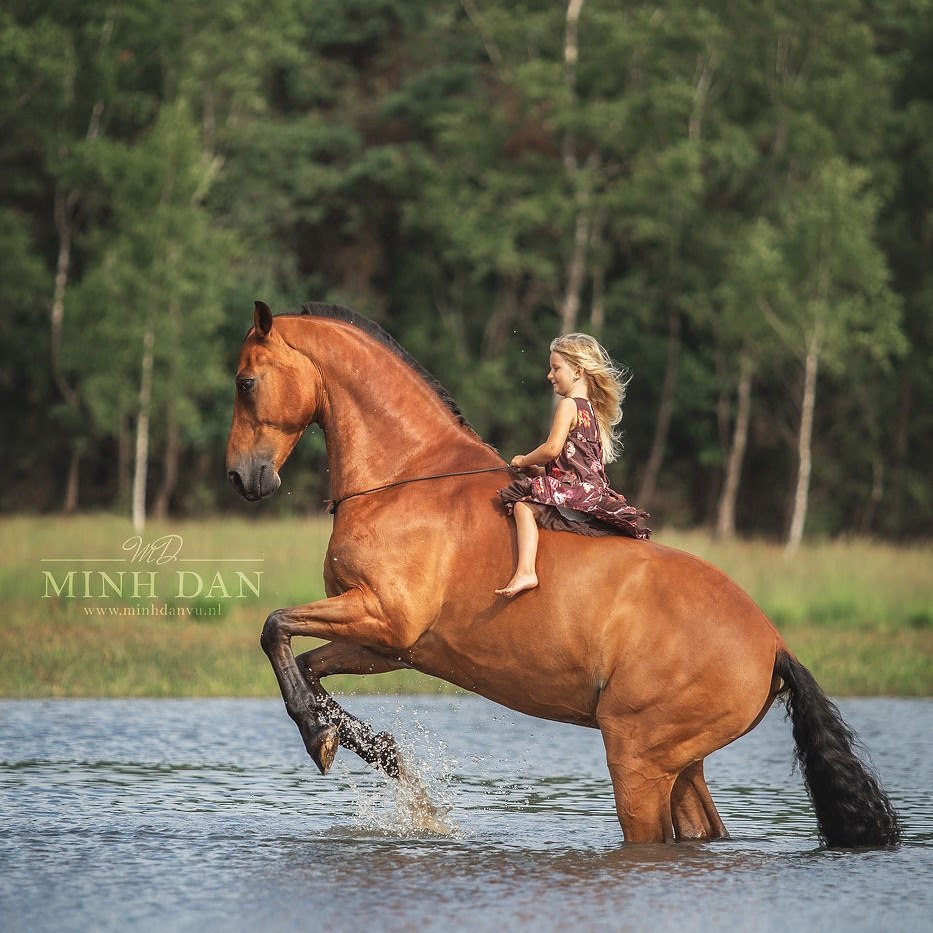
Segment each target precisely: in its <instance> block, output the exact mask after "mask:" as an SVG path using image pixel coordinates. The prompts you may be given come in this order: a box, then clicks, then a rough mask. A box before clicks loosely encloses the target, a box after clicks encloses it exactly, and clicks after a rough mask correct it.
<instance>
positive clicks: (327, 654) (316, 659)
mask: <svg viewBox="0 0 933 933" xmlns="http://www.w3.org/2000/svg"><path fill="white" fill-rule="evenodd" d="M295 663H296V664H297V665H298V669H299V670H300V671H301V674H302V676H303V677H304V679H305V683H306V684H307V685H308V688H309V689H310V690H311V692H312V693H313V694H314V696H315V697H316V698H317V699H318V701H319V702H320V703H321V704H322V706H323V707H324V709H325V710H326V711H327V713H328V720H329V723H330V724H331V725H333V726H336V728H337V735H338V740H339V744H340V745H343V746H344V747H345V748H349V749H350V750H351V751H354V752H356V754H357V755H359V756H360V758H362V759H363V760H364V761H366V762H368V763H369V764H371V765H375V766H376V767H379V768H381V769H382V770H383V771H385V773H386V774H388V775H389V777H393V778H397V777H399V762H398V747H397V745H396V743H395V739H394V738H392V736H391V735H389V734H388V733H387V732H380V733H378V734H377V733H374V732H373V730H372V728H370V726H368V725H367V724H366V723H365V722H363V721H362V720H360V719H357V718H356V717H355V716H352V715H351V714H350V713H348V712H347V711H346V710H344V709H343V708H342V707H341V706H340V705H339V704H338V703H337V701H336V700H335V699H334V698H333V697H332V696H331V695H330V694H329V693H328V692H327V690H325V689H324V687H323V686H322V684H321V680H320V678H322V677H329V676H330V675H332V674H386V673H388V672H389V671H397V670H400V669H402V668H407V667H408V665H407V664H405V663H404V662H402V661H398V660H394V659H391V658H385V657H382V655H378V654H376V653H375V652H374V651H370V650H369V649H368V648H363V647H361V646H360V645H349V644H341V643H339V642H329V643H328V644H326V645H321V646H320V647H319V648H314V649H313V650H311V651H306V652H305V653H304V654H300V655H298V657H296V658H295Z"/></svg>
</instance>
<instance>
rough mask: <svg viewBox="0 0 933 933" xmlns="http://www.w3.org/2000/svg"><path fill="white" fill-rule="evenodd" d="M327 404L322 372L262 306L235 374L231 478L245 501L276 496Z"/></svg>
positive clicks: (257, 308) (229, 452) (256, 312)
mask: <svg viewBox="0 0 933 933" xmlns="http://www.w3.org/2000/svg"><path fill="white" fill-rule="evenodd" d="M321 398H322V392H321V379H320V376H319V374H318V371H317V368H316V367H315V366H314V364H313V363H312V362H311V360H310V359H308V357H307V356H305V355H304V354H303V353H300V352H299V351H298V350H296V349H295V348H294V347H292V346H291V345H290V344H289V343H288V342H287V341H286V340H285V339H284V338H283V337H282V335H281V334H280V333H278V331H277V329H276V328H275V327H273V318H272V311H271V310H270V309H269V306H268V305H267V304H266V303H265V302H264V301H257V302H256V304H255V310H254V313H253V327H252V328H251V329H250V331H249V333H248V334H247V335H246V340H245V341H244V343H243V349H242V350H241V351H240V360H239V364H238V365H237V372H236V399H235V401H234V405H233V424H232V425H231V427H230V436H229V438H228V440H227V477H228V479H229V480H230V482H231V483H232V484H233V486H234V487H235V489H236V490H237V492H238V493H239V494H240V495H241V496H243V498H244V499H249V500H251V501H253V500H256V499H263V498H265V497H266V496H271V495H272V493H274V492H275V491H276V490H277V489H278V488H279V486H280V485H281V482H282V481H281V479H279V469H280V468H281V466H282V464H283V463H284V462H285V461H286V460H287V459H288V456H289V454H291V452H292V450H293V449H294V447H295V445H296V444H297V443H298V440H299V438H300V437H301V435H302V434H303V433H304V430H305V428H307V427H308V425H309V424H310V423H311V422H312V421H313V420H314V419H315V417H316V415H317V412H318V409H319V406H320V403H321Z"/></svg>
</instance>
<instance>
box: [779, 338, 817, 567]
mask: <svg viewBox="0 0 933 933" xmlns="http://www.w3.org/2000/svg"><path fill="white" fill-rule="evenodd" d="M820 343H821V340H820V328H819V325H817V328H816V331H815V332H814V334H813V335H812V337H811V338H810V339H809V340H808V341H807V355H806V360H805V361H804V376H803V398H802V400H801V405H800V430H799V431H798V435H797V488H796V490H795V491H794V511H793V514H792V515H791V520H790V530H789V531H788V533H787V546H786V550H787V552H788V553H793V552H794V551H796V550H797V548H799V547H800V542H801V541H802V540H803V529H804V525H805V524H806V521H807V503H808V500H809V496H810V473H811V471H812V467H813V412H814V409H815V408H816V380H817V375H818V371H819V363H820Z"/></svg>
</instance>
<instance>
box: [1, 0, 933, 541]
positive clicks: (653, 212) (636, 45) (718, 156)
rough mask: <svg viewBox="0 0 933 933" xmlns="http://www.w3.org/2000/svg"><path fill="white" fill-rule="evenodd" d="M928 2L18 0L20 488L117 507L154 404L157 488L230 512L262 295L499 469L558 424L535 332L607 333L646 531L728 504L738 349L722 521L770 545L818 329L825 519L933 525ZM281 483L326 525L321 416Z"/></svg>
mask: <svg viewBox="0 0 933 933" xmlns="http://www.w3.org/2000/svg"><path fill="white" fill-rule="evenodd" d="M930 12H931V11H930V3H929V0H918V2H916V3H911V4H898V3H876V4H872V5H869V6H867V7H866V6H865V5H864V4H858V3H856V2H855V0H826V2H824V3H821V4H818V5H815V6H814V5H811V6H807V7H801V6H800V5H794V4H791V3H788V2H786V0H767V2H764V3H761V2H755V3H752V2H751V0H739V2H729V3H724V2H720V0H707V2H705V3H702V4H700V5H696V4H687V3H683V2H680V0H677V2H674V3H671V4H667V5H664V6H651V5H641V6H640V5H635V6H631V5H629V6H624V7H620V6H619V5H618V4H616V3H612V2H610V0H585V2H583V3H582V4H574V5H568V4H563V3H561V4H555V3H553V2H551V0H548V2H545V0H524V2H522V3H520V4H515V3H505V2H502V0H482V2H477V0H469V2H463V3H457V2H453V0H413V2H406V3H400V2H398V0H353V2H336V0H317V2H315V3H312V4H307V3H301V2H298V0H264V2H262V3H259V2H257V0H232V2H225V3H222V4H221V3H217V2H214V0H206V2H204V3H200V4H191V3H182V2H175V3H170V4H168V5H167V6H166V5H165V4H157V3H155V2H154V0H126V2H124V3H121V4H119V5H113V4H110V3H106V2H102V0H86V2H84V3H81V4H77V3H75V2H74V0H51V2H48V3H45V4H40V5H36V4H32V3H27V2H25V0H10V2H8V3H7V4H5V6H4V9H3V11H2V12H0V161H2V164H3V166H4V171H3V172H2V173H0V256H2V257H3V259H2V261H3V264H4V273H5V274H4V275H3V276H0V298H2V299H3V300H4V306H5V307H6V308H8V309H10V311H9V312H8V314H6V315H5V316H4V320H3V323H2V324H0V328H2V330H0V333H2V336H3V347H4V354H5V365H4V367H3V370H2V372H3V375H2V376H0V408H2V410H3V414H4V424H5V425H7V432H6V433H7V438H8V441H7V449H8V451H9V466H10V471H9V472H8V476H7V482H6V483H5V484H4V487H3V491H2V493H0V507H2V508H3V509H5V510H15V509H21V508H24V507H25V508H29V509H39V510H54V509H58V508H60V507H61V506H62V504H63V503H66V504H68V505H69V506H70V507H74V506H75V505H79V506H80V505H83V506H106V507H112V508H118V509H121V510H123V509H126V508H127V507H128V502H129V492H128V484H129V481H130V470H131V467H130V462H131V455H130V448H131V438H132V437H133V435H134V433H135V431H136V428H137V425H138V423H139V421H140V416H141V414H142V413H143V411H144V407H145V410H146V411H147V412H148V413H149V416H150V420H151V428H150V431H149V433H150V434H151V442H150V445H149V449H150V457H149V459H150V461H151V462H150V484H149V485H150V488H149V499H150V501H153V502H156V503H157V504H158V503H159V502H161V504H162V506H163V507H167V508H169V509H170V510H173V511H174V512H176V513H178V514H194V513H200V512H202V511H204V510H216V509H223V510H231V509H232V510H237V511H239V510H244V509H245V506H243V505H242V504H241V503H238V502H237V501H235V500H234V498H233V496H232V494H231V493H230V492H229V490H227V489H226V488H225V486H224V483H223V464H222V458H223V440H224V435H225V432H226V428H227V424H228V420H229V407H230V402H229V398H230V392H229V385H228V384H229V376H230V371H231V367H232V365H233V360H234V359H235V355H236V352H237V348H238V344H239V342H240V340H241V338H242V335H243V333H244V331H245V329H246V327H247V325H248V321H249V309H250V307H251V304H252V300H253V298H255V297H263V298H265V299H266V300H267V301H269V302H270V303H272V304H273V306H274V307H275V308H276V309H277V310H285V309H290V308H291V309H294V308H296V307H297V306H298V305H299V304H300V303H301V302H303V301H306V300H311V299H314V300H333V301H339V302H342V303H344V304H348V305H350V306H352V307H355V308H356V309H357V310H359V311H362V312H363V313H365V314H368V315H369V316H371V317H373V318H375V319H376V320H378V321H379V322H380V323H381V324H383V325H384V326H386V327H387V328H388V329H389V330H390V331H391V332H392V333H393V334H394V336H396V337H397V338H398V339H399V340H400V341H401V342H402V343H403V344H404V345H405V346H406V347H407V348H408V349H409V350H410V351H411V352H413V353H414V355H415V356H416V357H417V358H418V359H419V360H421V361H422V362H423V363H424V364H425V365H426V366H427V367H428V368H429V369H430V370H432V371H433V372H435V374H436V375H437V376H438V377H439V378H440V379H441V381H442V382H444V383H445V384H446V385H447V387H448V388H449V389H450V390H451V392H452V393H453V395H454V396H455V397H457V398H458V400H459V401H460V403H461V405H462V407H463V409H464V410H465V413H466V415H467V417H468V418H469V420H470V421H471V422H472V423H473V424H474V426H475V427H476V428H477V429H478V430H479V431H480V432H481V433H482V435H483V436H484V437H485V438H486V439H488V440H489V441H490V442H491V443H492V444H494V445H495V446H497V447H498V448H500V449H501V450H502V451H503V453H504V454H507V455H511V454H512V453H514V452H516V451H520V450H524V449H528V448H529V447H531V446H533V445H534V444H535V443H536V442H537V441H538V440H540V436H541V435H542V433H543V432H544V430H545V427H546V424H547V420H548V415H549V409H548V405H549V393H548V390H547V386H546V384H545V383H544V380H543V372H544V369H545V363H546V358H547V345H548V343H549V341H550V339H551V338H552V337H553V336H554V335H555V334H556V333H557V332H558V331H559V330H561V329H562V328H567V327H570V326H573V327H575V328H579V329H584V330H590V331H592V332H594V333H595V334H596V335H597V336H599V337H600V339H602V340H603V341H604V342H605V343H606V344H607V346H608V347H609V349H610V350H611V352H612V353H613V354H614V355H615V356H616V357H618V358H620V359H621V360H623V361H625V362H626V363H628V364H629V365H630V366H631V367H632V368H633V370H634V373H635V379H634V381H633V383H632V385H631V386H630V390H629V397H628V403H627V409H626V415H625V426H626V452H625V457H624V459H623V461H622V463H621V464H618V465H615V466H614V467H613V474H612V478H613V480H614V482H616V483H617V484H618V485H620V486H621V487H622V488H623V489H624V491H625V492H626V493H627V494H630V495H631V496H632V498H635V494H636V492H637V491H638V490H639V489H642V490H646V495H648V494H650V501H648V502H646V503H639V504H645V505H647V506H648V507H649V508H650V510H651V511H652V512H653V513H654V524H655V526H656V527H657V526H658V525H668V526H670V525H674V524H681V525H701V524H704V525H711V524H712V523H713V522H714V520H715V516H716V509H717V500H718V498H719V495H720V490H721V487H722V485H723V481H724V477H723V471H724V466H725V463H726V458H727V451H728V448H729V443H730V437H731V432H732V428H733V425H734V420H735V417H736V412H735V409H736V392H737V387H738V384H739V375H740V368H741V367H740V365H739V361H740V360H741V361H742V366H744V367H747V368H748V371H749V372H752V373H753V374H754V378H753V382H752V390H751V391H752V397H751V412H750V418H751V420H750V425H749V432H748V436H749V442H748V451H747V454H746V460H747V463H746V465H745V468H744V470H743V471H742V482H741V486H740V488H739V491H738V497H737V502H736V515H737V524H738V527H739V530H740V531H744V532H749V533H764V534H768V535H771V536H781V535H783V534H784V533H785V532H786V530H787V528H788V526H789V523H790V518H791V511H792V504H793V502H794V499H795V496H794V489H795V483H797V482H798V477H799V475H800V471H799V469H798V456H799V451H800V449H801V437H802V428H801V418H800V410H801V403H802V399H803V397H804V388H805V382H806V380H805V369H806V354H807V349H808V347H809V348H810V349H812V348H813V342H814V338H818V343H819V354H818V362H819V368H818V378H816V377H814V381H813V385H811V386H810V390H808V391H810V395H809V399H810V401H811V402H813V404H814V411H813V428H812V443H811V446H812V461H813V468H812V475H810V474H808V479H807V483H808V486H809V487H810V488H809V492H810V509H809V513H808V518H807V530H808V532H809V533H810V534H811V535H814V536H823V535H839V534H844V533H846V532H850V531H853V530H857V531H859V532H861V533H874V534H879V535H884V536H887V537H891V538H908V537H917V536H922V535H925V534H928V533H929V528H930V526H931V520H933V493H931V485H930V482H929V478H928V473H929V471H928V466H927V464H928V463H929V461H930V457H931V456H933V450H931V449H930V444H931V438H933V430H931V427H933V425H931V424H930V418H931V415H930V412H931V411H933V406H931V404H930V401H931V397H933V376H931V372H933V367H931V366H930V346H931V341H933V324H931V321H933V318H931V315H930V312H929V308H930V304H931V297H933V284H931V283H933V280H931V278H930V276H931V273H930V269H929V261H928V259H929V255H930V250H931V246H933V234H931V224H930V216H931V214H930V209H929V205H930V199H931V195H933V175H931V171H933V169H931V166H933V158H931V151H933V98H931V91H930V88H931V87H933V82H931V81H930V80H929V79H930V65H929V62H930V60H931V56H930V54H929V53H930V49H931V48H933V32H931V26H930V23H931V22H933V17H931V16H930ZM577 14H578V16H577ZM149 332H151V334H152V346H153V377H154V378H153V384H152V395H151V400H150V402H149V403H148V405H147V406H143V405H142V403H141V396H140V387H141V374H142V365H143V357H144V340H145V339H146V334H147V333H149ZM743 371H744V370H743ZM288 471H289V472H288V474H287V476H286V480H287V483H288V484H289V486H290V488H291V490H292V496H291V497H290V498H288V499H285V498H284V497H282V498H280V499H279V500H278V501H277V502H274V503H270V504H268V505H265V506H264V508H265V509H266V511H277V510H285V509H291V510H294V509H295V508H296V507H298V508H300V509H307V510H311V511H315V510H317V509H318V508H319V504H320V500H321V499H323V498H324V497H325V496H326V495H327V491H326V482H327V480H326V472H325V470H324V462H323V445H322V442H321V438H320V435H311V436H310V437H309V438H308V439H306V441H305V442H304V444H303V446H302V447H301V448H299V451H298V452H297V453H296V455H295V459H294V460H293V462H292V464H291V465H290V466H289V468H288ZM179 476H181V477H184V480H183V481H178V477H179ZM651 490H654V491H653V493H652V492H650V491H651Z"/></svg>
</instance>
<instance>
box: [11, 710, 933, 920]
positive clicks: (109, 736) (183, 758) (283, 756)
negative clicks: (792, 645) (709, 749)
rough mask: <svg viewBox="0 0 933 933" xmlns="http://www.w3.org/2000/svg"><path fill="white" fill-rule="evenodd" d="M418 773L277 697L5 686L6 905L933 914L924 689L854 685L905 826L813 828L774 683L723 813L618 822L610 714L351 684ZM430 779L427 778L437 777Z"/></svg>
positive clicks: (435, 915) (417, 913) (852, 916)
mask: <svg viewBox="0 0 933 933" xmlns="http://www.w3.org/2000/svg"><path fill="white" fill-rule="evenodd" d="M347 705H348V707H349V708H351V709H352V710H353V711H354V712H356V713H359V714H361V715H363V716H364V717H365V718H367V719H369V720H370V721H371V722H372V723H373V725H375V726H377V727H378V728H379V729H384V728H388V729H390V730H392V731H394V732H395V733H396V735H397V736H398V737H399V738H400V740H401V742H402V745H403V747H404V748H405V749H406V760H407V761H408V762H409V765H410V766H411V767H412V769H413V770H414V771H415V772H416V774H417V778H418V781H419V782H420V784H421V785H422V786H423V787H424V789H425V790H426V792H427V794H428V795H429V796H430V799H431V801H432V802H433V805H434V807H435V808H436V809H435V810H434V811H433V812H434V815H435V816H438V817H439V818H440V819H441V821H442V822H441V825H440V826H438V827H436V828H437V829H438V830H439V832H431V831H428V830H426V829H425V828H424V825H425V823H424V814H423V812H420V811H419V805H418V804H417V801H416V800H414V799H413V797H412V795H411V794H408V795H406V794H405V793H400V792H399V791H398V788H396V787H395V786H394V785H392V784H390V783H389V782H386V781H384V780H383V779H382V778H381V777H380V776H379V775H377V774H375V773H374V772H372V771H370V770H369V769H368V768H367V767H366V766H365V765H363V764H362V763H361V762H360V761H358V760H357V759H355V758H354V757H353V756H351V755H350V754H348V753H346V752H341V754H340V755H339V756H338V759H337V763H336V764H335V766H334V770H333V771H332V773H331V774H330V775H329V776H328V777H327V778H321V777H320V776H318V774H317V772H316V770H315V768H314V766H313V765H312V764H311V762H310V760H309V759H308V758H307V757H306V756H305V754H304V751H303V748H302V746H301V742H300V739H299V737H298V734H297V731H296V730H295V729H294V727H293V726H292V724H291V721H290V720H289V719H288V717H287V716H286V715H285V712H284V710H283V708H282V705H281V703H280V702H278V701H250V700H226V701H224V700H158V701H157V700H153V701H146V700H134V701H23V702H14V701H10V702H0V808H2V815H3V829H4V832H3V834H2V835H0V866H2V872H0V917H2V920H0V928H2V929H4V930H26V929H28V930H30V931H31V933H35V931H39V930H51V929H55V930H87V929H95V930H105V929H121V930H123V929H151V930H165V929H171V930H194V929H197V930H198V931H199V933H201V931H204V930H213V929H223V930H248V929H249V930H251V929H255V928H257V927H262V928H263V929H293V928H296V927H297V926H299V925H301V926H308V925H311V926H314V927H318V926H320V927H322V928H323V929H326V930H364V929H370V928H373V927H375V928H376V929H379V930H414V929H418V930H421V929H444V930H451V929H453V930H459V929H463V930H496V933H501V930H502V929H503V928H504V929H523V928H527V927H531V926H534V927H535V928H536V929H538V930H541V931H549V930H565V929H566V930H570V929H573V930H605V929H612V930H643V929H648V928H651V929H660V930H663V929H668V928H673V927H677V928H678V929H679V930H688V931H690V930H713V929H715V930H720V929H723V930H736V931H738V930H742V931H747V930H781V931H784V930H786V929H788V928H791V927H797V928H799V929H805V930H838V929H847V930H866V931H867V930H877V929H893V930H929V929H930V926H931V925H930V917H931V915H933V895H931V892H930V884H929V878H930V876H931V871H933V832H931V826H933V802H931V800H930V795H929V787H930V786H931V784H933V755H931V751H933V702H931V701H926V700H857V701H843V702H842V703H841V704H840V706H841V708H842V710H843V713H844V715H845V716H846V718H847V719H848V720H849V722H850V723H851V724H852V725H853V726H854V727H855V728H856V730H857V731H858V732H859V733H860V735H861V737H862V739H863V740H864V742H865V744H866V745H867V746H868V747H869V748H870V749H871V751H872V754H873V758H874V762H875V764H876V766H877V768H878V770H879V771H880V773H881V775H882V777H883V780H884V783H885V785H886V787H887V788H888V790H889V792H890V795H891V797H892V799H893V801H894V803H895V806H896V807H897V808H898V810H899V812H900V814H901V817H902V820H903V823H904V827H905V831H906V837H907V841H906V843H905V845H903V846H901V847H900V848H899V849H896V850H893V851H863V852H855V853H843V852H834V851H824V850H822V849H820V848H819V847H818V845H817V839H816V827H815V821H814V819H813V816H812V813H811V811H810V806H809V802H808V800H807V797H806V793H805V791H804V789H803V785H802V782H801V780H800V777H799V775H798V774H796V773H795V772H794V771H793V769H792V739H791V736H790V727H789V725H788V724H787V723H786V722H785V721H784V719H783V710H781V709H780V708H776V709H775V710H773V711H772V712H771V713H770V714H769V716H768V717H767V718H766V719H765V721H764V722H763V723H762V725H761V726H760V727H759V728H758V729H757V730H755V732H753V733H751V734H750V735H748V736H746V737H745V738H743V739H741V740H739V742H737V743H736V744H735V745H733V746H730V747H729V748H727V749H724V750H722V751H721V752H719V753H717V754H716V755H715V756H713V757H712V758H711V759H710V761H709V762H708V766H707V777H708V779H709V783H710V787H711V789H712V792H713V796H714V797H715V799H716V801H717V805H718V806H719V809H720V812H721V814H722V816H723V819H724V820H725V823H726V825H727V827H728V828H729V830H730V832H731V833H732V837H733V838H732V839H730V840H725V841H722V842H717V843H708V844H699V843H684V844H679V845H676V846H624V845H622V844H621V833H620V830H619V827H618V823H617V821H616V817H615V811H614V804H613V799H612V789H611V786H610V784H609V780H608V774H607V772H606V767H605V762H604V759H603V751H602V744H601V741H600V738H599V735H598V733H596V732H594V731H592V730H587V729H580V728H575V727H572V726H562V725H557V724H553V723H546V722H542V721H540V720H534V719H529V718H527V717H523V716H520V715H517V714H513V713H510V712H508V711H506V710H502V709H500V708H499V707H495V706H493V705H491V704H489V703H486V702H485V701H483V700H480V699H477V698H474V697H465V698H449V697H445V698H402V699H398V698H348V700H347ZM422 805H423V801H422Z"/></svg>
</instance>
